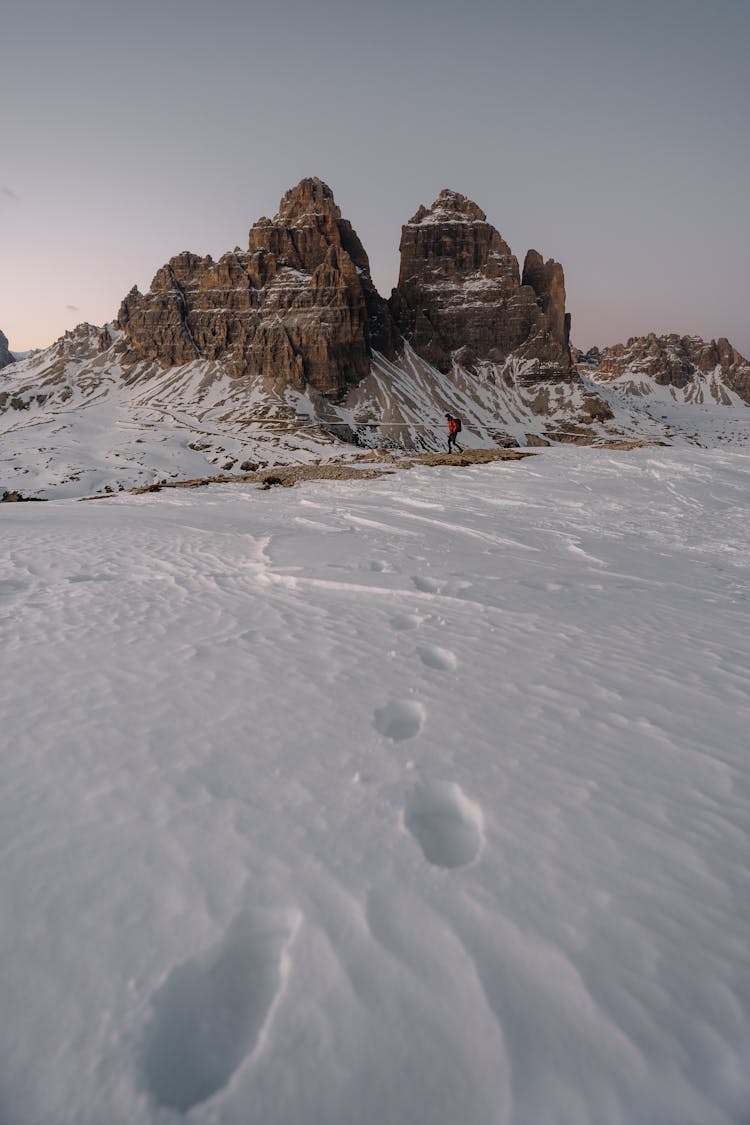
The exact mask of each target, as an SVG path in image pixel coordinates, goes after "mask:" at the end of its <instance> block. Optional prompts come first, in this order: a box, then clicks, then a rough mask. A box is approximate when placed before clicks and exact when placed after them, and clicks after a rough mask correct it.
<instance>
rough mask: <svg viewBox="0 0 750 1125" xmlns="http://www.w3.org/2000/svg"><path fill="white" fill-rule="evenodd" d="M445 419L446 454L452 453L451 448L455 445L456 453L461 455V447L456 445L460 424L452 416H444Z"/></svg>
mask: <svg viewBox="0 0 750 1125" xmlns="http://www.w3.org/2000/svg"><path fill="white" fill-rule="evenodd" d="M445 417H446V418H447V419H448V452H449V453H452V452H453V446H454V445H455V447H456V449H457V450H458V452H459V453H463V446H461V445H459V444H458V435H459V433H460V430H461V423H460V421H459V420H458V418H454V417H453V415H452V414H446V416H445Z"/></svg>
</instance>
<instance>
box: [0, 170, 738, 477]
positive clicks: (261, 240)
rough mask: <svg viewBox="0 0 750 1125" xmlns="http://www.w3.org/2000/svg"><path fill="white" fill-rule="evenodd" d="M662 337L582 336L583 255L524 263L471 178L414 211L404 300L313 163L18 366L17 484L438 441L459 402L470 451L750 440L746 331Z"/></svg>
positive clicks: (404, 259) (11, 468)
mask: <svg viewBox="0 0 750 1125" xmlns="http://www.w3.org/2000/svg"><path fill="white" fill-rule="evenodd" d="M660 339H661V338H656V337H645V338H633V339H632V340H631V341H630V342H629V344H628V345H626V346H623V345H616V346H615V347H614V348H612V349H607V350H605V351H604V352H596V351H595V350H592V352H590V353H586V354H585V355H584V354H582V353H580V352H578V351H576V350H574V349H573V350H572V349H571V346H570V315H569V313H568V312H567V310H566V308H565V281H564V273H563V268H562V266H561V265H560V264H559V263H557V262H555V261H554V260H553V259H549V260H546V261H545V259H544V257H543V256H542V255H541V254H540V253H539V252H538V251H536V250H530V251H528V253H527V254H526V256H525V259H524V265H523V270H521V269H520V268H519V263H518V259H517V258H516V257H515V255H513V254H512V252H511V250H510V247H509V246H508V244H507V243H506V242H505V240H504V239H503V238H502V236H501V235H500V234H499V232H498V231H497V230H496V229H495V228H494V227H493V226H492V225H491V224H490V223H488V222H487V220H486V216H485V213H484V212H483V211H482V210H481V208H479V207H478V205H477V204H475V203H474V202H473V201H471V200H469V199H467V197H465V196H462V195H460V193H458V192H455V191H452V190H451V189H443V190H442V191H441V192H440V194H439V195H438V197H437V199H436V200H435V201H434V203H433V204H432V205H431V207H429V208H428V207H425V206H424V205H421V206H420V207H419V209H418V210H417V212H416V213H415V214H414V215H413V216H412V218H411V220H409V222H408V223H406V224H404V226H403V228H402V238H401V270H400V274H399V284H398V285H397V286H396V287H395V288H394V290H393V291H392V293H391V296H390V298H389V299H388V300H387V301H386V300H385V299H384V298H383V297H382V296H381V295H380V294H379V293H378V292H377V289H376V288H375V286H374V284H373V282H372V279H371V277H370V273H369V260H368V257H367V254H366V251H365V250H364V247H363V246H362V243H361V242H360V240H359V238H358V236H357V234H356V232H355V231H354V229H353V227H352V225H351V223H349V222H348V220H346V219H344V218H343V217H342V215H341V212H340V209H339V208H338V206H337V204H336V202H335V199H334V197H333V193H332V191H331V189H330V188H329V187H328V186H327V185H326V184H324V183H323V182H322V181H321V180H318V179H316V178H310V179H307V180H303V181H301V182H300V184H298V185H297V186H296V187H295V188H292V189H290V191H288V192H287V193H286V194H285V195H284V196H283V197H282V200H281V203H280V205H279V210H278V211H277V213H276V215H275V216H274V218H273V219H269V218H266V217H262V218H260V219H258V220H257V221H256V222H255V223H254V224H253V226H252V227H251V229H250V233H249V236H248V249H247V250H246V251H242V250H240V249H235V250H234V251H229V252H227V253H226V254H224V255H222V257H221V258H220V259H219V260H218V261H214V260H213V259H212V258H211V257H210V256H204V257H201V256H200V255H196V254H193V253H191V252H189V251H184V252H182V253H181V254H178V255H175V256H174V257H173V258H171V259H170V261H169V262H168V263H166V264H165V265H164V266H162V267H161V268H160V269H159V270H158V271H157V273H156V274H155V277H154V280H153V282H152V284H151V287H150V288H149V290H148V291H147V292H146V293H140V292H139V290H138V289H137V288H134V289H132V290H131V291H130V293H129V294H127V295H126V297H125V298H124V299H123V302H122V304H121V307H120V311H119V314H118V316H117V317H116V318H115V319H114V320H113V321H112V322H110V323H109V324H108V325H105V326H104V327H96V326H92V325H81V326H79V327H78V328H77V329H75V330H73V331H72V332H68V333H66V334H65V335H64V336H63V337H61V338H60V340H58V341H56V342H55V343H54V344H53V345H51V346H50V347H49V348H47V349H45V350H44V351H42V352H36V353H34V354H32V355H30V356H29V357H28V358H26V359H23V360H17V361H16V362H14V363H13V364H12V365H8V366H7V367H5V368H4V369H3V372H2V375H0V432H1V433H2V434H3V450H4V456H3V458H2V463H3V473H4V477H3V480H2V482H0V483H2V484H3V487H4V488H6V489H9V490H17V488H18V486H19V484H23V485H24V486H26V487H28V486H30V487H32V488H33V489H36V490H41V491H43V492H46V493H50V494H56V495H63V494H65V495H77V494H81V493H82V492H86V493H91V492H94V491H96V490H97V488H99V489H108V490H116V489H118V488H120V487H130V486H134V485H144V484H148V483H150V482H153V481H154V480H159V479H174V478H175V477H179V476H181V477H185V476H190V477H197V476H200V475H201V474H203V475H207V473H215V472H216V471H217V469H218V470H221V471H222V472H232V471H237V472H239V471H247V469H248V467H252V468H257V467H260V468H263V467H265V466H266V465H269V464H277V463H287V462H295V461H305V460H323V461H325V460H328V459H332V458H336V457H341V456H346V455H349V454H351V453H352V452H353V451H355V450H356V449H357V448H360V449H361V448H363V447H364V448H377V447H383V446H385V447H392V448H401V449H406V450H408V449H416V450H423V451H430V450H437V449H439V448H441V447H442V446H443V443H444V427H445V423H444V414H445V412H446V411H449V410H450V411H452V412H455V413H458V414H459V415H460V416H461V417H462V418H463V421H464V434H463V437H464V441H465V444H466V445H467V447H468V448H487V447H493V446H506V447H507V446H514V445H520V446H526V445H531V446H540V445H548V444H551V443H558V442H576V443H590V442H595V441H602V440H608V439H613V438H615V439H617V438H625V439H633V438H640V437H644V436H645V437H647V438H657V439H664V438H675V439H676V440H682V438H683V437H685V440H691V441H696V442H698V443H702V437H701V433H702V431H703V430H705V433H706V435H707V441H708V443H709V444H710V443H712V442H714V441H724V440H746V436H747V425H746V422H745V420H744V418H743V417H741V415H742V413H743V410H744V409H746V406H745V404H746V402H747V397H745V396H746V395H747V385H748V375H750V368H748V365H747V361H745V360H743V358H742V357H741V356H740V355H739V353H737V352H736V351H735V350H734V349H733V348H732V347H731V345H730V344H729V343H728V342H727V341H725V340H721V341H718V342H711V343H709V344H706V342H705V341H699V340H698V339H697V338H678V337H668V338H664V339H665V340H667V343H659V340H660ZM644 340H645V343H643V341H644ZM680 340H688V343H683V344H680V343H679V341H680ZM669 341H671V343H670V342H669ZM690 341H692V342H690ZM675 355H677V357H678V358H677V359H675V358H674V356H675ZM691 357H692V358H691ZM713 360H715V361H716V362H715V363H714V368H713V369H711V371H709V370H708V369H709V368H710V365H711V362H712V361H713ZM688 361H689V362H688ZM639 364H640V367H641V368H643V370H640V371H637V370H636V369H637V368H638V365H639ZM690 364H692V366H690ZM701 365H702V366H701ZM677 384H680V385H679V386H678V385H677ZM699 385H700V388H702V389H701V390H700V391H698V390H697V389H696V388H698V386H699ZM691 388H692V390H691ZM688 407H690V410H688ZM678 408H679V409H678ZM683 408H684V410H688V414H690V417H688V415H685V417H682V416H679V417H678V416H677V415H678V414H679V410H683ZM684 410H683V413H684ZM675 411H677V413H675ZM691 411H692V413H691ZM696 412H698V413H696ZM700 412H702V413H700ZM707 412H708V413H710V415H711V416H710V418H709V417H708V413H707ZM711 412H712V413H711ZM704 415H706V417H705V419H704ZM735 415H736V417H735ZM704 423H705V424H704ZM743 427H744V429H743ZM31 445H33V448H30V446H31Z"/></svg>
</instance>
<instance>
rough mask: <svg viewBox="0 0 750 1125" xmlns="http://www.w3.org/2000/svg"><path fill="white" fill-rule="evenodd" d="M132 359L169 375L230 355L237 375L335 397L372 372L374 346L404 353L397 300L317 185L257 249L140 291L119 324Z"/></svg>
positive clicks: (313, 182) (305, 184)
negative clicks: (384, 293) (390, 304)
mask: <svg viewBox="0 0 750 1125" xmlns="http://www.w3.org/2000/svg"><path fill="white" fill-rule="evenodd" d="M118 323H119V326H120V327H121V328H122V329H123V330H124V332H125V334H126V336H127V339H128V342H129V349H130V355H129V357H127V358H130V359H131V360H135V359H150V360H158V361H159V362H160V363H161V364H162V365H163V366H165V367H169V366H173V365H177V364H184V363H189V362H190V361H191V360H194V359H196V358H202V359H207V360H212V359H217V358H220V357H223V358H224V360H225V362H226V363H227V365H228V369H229V370H230V372H231V373H232V374H234V375H235V376H247V377H249V378H251V379H252V378H261V379H265V380H268V381H271V382H275V383H277V384H279V385H285V384H287V385H291V386H293V387H296V388H298V389H300V390H304V389H306V388H307V387H308V386H309V387H312V388H314V389H315V390H317V391H320V392H322V393H324V394H327V395H330V396H332V397H334V398H336V397H340V396H341V395H342V394H343V393H345V391H346V389H347V387H349V386H352V385H355V384H356V383H358V382H359V381H360V380H361V379H362V378H363V377H364V376H365V375H366V374H367V373H368V372H369V369H370V356H371V350H372V347H376V348H377V349H378V350H379V351H382V352H383V353H384V354H386V355H392V354H393V348H394V331H393V325H392V322H391V319H390V316H389V313H388V309H387V306H386V303H385V301H384V300H383V299H382V298H381V297H380V296H379V295H378V293H377V290H376V289H375V286H374V285H373V283H372V280H371V278H370V267H369V262H368V258H367V254H366V253H365V251H364V249H363V247H362V244H361V242H360V241H359V238H358V237H357V235H356V233H355V232H354V230H353V228H352V226H351V224H350V223H349V222H348V221H347V220H346V219H342V217H341V212H340V210H339V208H338V207H337V206H336V203H335V201H334V198H333V193H332V192H331V189H330V188H329V187H328V186H327V185H326V184H324V183H323V182H322V181H321V180H319V179H317V178H313V179H306V180H303V181H302V182H301V183H300V184H298V185H297V187H296V188H293V189H292V190H291V191H288V192H287V194H286V195H285V196H284V198H283V199H282V201H281V204H280V207H279V211H278V214H277V215H276V216H275V217H274V218H273V219H268V218H262V219H259V220H258V222H257V223H255V225H254V226H253V228H252V230H251V231H250V237H249V246H248V250H247V251H246V252H245V251H241V250H239V249H237V250H235V251H233V252H232V253H228V254H225V255H224V256H223V257H222V258H221V259H220V260H219V261H218V262H214V261H213V259H212V258H211V257H210V256H209V257H206V258H201V257H198V256H197V255H195V254H190V253H187V252H186V253H182V254H179V255H177V257H175V258H172V259H171V261H170V262H168V263H167V265H166V266H164V267H162V269H160V270H159V271H158V273H157V274H156V276H155V278H154V280H153V282H152V283H151V289H150V291H149V292H148V293H147V294H141V293H139V292H138V290H137V289H133V290H132V291H131V292H130V293H129V294H128V296H127V297H126V298H125V300H124V301H123V303H122V307H121V309H120V313H119V317H118Z"/></svg>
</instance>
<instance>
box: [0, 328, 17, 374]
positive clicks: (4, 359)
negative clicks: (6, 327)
mask: <svg viewBox="0 0 750 1125" xmlns="http://www.w3.org/2000/svg"><path fill="white" fill-rule="evenodd" d="M13 362H14V359H13V356H12V355H11V354H10V350H9V348H8V338H7V336H6V335H5V334H4V333H3V332H0V367H7V366H8V364H9V363H13Z"/></svg>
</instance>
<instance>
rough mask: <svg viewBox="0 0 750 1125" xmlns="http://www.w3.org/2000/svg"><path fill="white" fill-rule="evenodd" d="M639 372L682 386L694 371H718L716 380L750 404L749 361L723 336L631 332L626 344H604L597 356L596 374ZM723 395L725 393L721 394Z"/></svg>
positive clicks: (692, 377)
mask: <svg viewBox="0 0 750 1125" xmlns="http://www.w3.org/2000/svg"><path fill="white" fill-rule="evenodd" d="M628 373H631V374H633V375H637V374H643V375H647V376H648V377H649V378H650V379H653V381H654V382H655V383H658V384H659V385H661V386H673V387H677V388H678V389H681V390H684V389H685V388H688V387H689V386H690V384H692V383H694V382H695V378H696V376H697V375H705V376H711V375H718V377H719V379H720V381H721V382H722V383H723V384H724V385H725V386H727V387H729V389H730V390H733V391H734V392H735V393H736V394H738V395H739V396H740V398H742V399H744V401H745V402H747V403H748V404H750V363H748V361H747V360H746V359H744V357H743V356H741V355H740V353H739V352H738V351H737V350H736V349H735V348H733V347H732V345H731V344H730V343H729V341H728V340H727V339H725V338H724V337H721V338H720V339H718V340H709V341H706V340H702V339H701V338H700V337H699V336H677V335H670V336H657V335H655V333H653V332H651V333H649V335H648V336H634V337H631V339H629V340H628V342H627V344H615V345H614V347H611V348H605V349H604V350H603V351H602V352H601V355H600V356H599V360H598V375H599V376H600V377H602V376H603V377H605V378H606V377H609V378H612V379H616V378H617V377H618V376H620V375H625V374H628ZM725 397H726V396H725Z"/></svg>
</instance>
